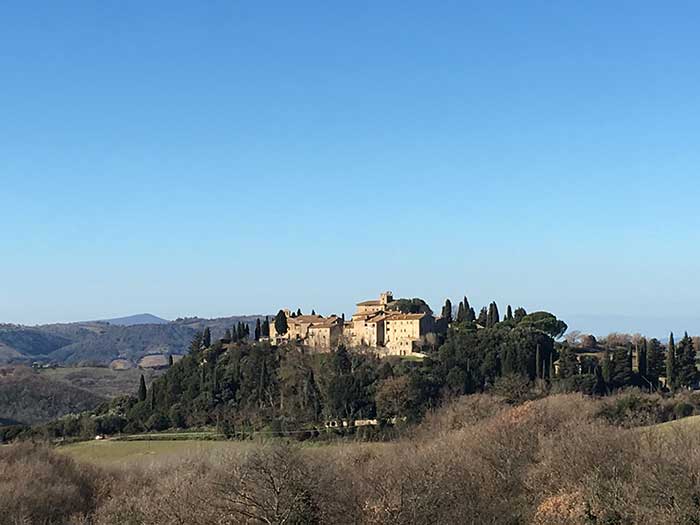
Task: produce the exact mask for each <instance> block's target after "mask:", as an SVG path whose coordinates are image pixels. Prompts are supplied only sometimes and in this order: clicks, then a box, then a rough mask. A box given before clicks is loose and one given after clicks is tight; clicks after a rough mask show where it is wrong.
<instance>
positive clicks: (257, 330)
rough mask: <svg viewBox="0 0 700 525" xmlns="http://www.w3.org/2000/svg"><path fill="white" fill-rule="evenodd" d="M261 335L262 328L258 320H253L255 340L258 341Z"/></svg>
mask: <svg viewBox="0 0 700 525" xmlns="http://www.w3.org/2000/svg"><path fill="white" fill-rule="evenodd" d="M261 335H262V326H261V325H260V318H257V319H256V320H255V340H256V341H260V336H261Z"/></svg>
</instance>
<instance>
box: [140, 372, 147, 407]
mask: <svg viewBox="0 0 700 525" xmlns="http://www.w3.org/2000/svg"><path fill="white" fill-rule="evenodd" d="M147 393H148V392H147V391H146V380H145V379H144V377H143V374H141V379H139V394H138V396H139V401H145V400H146V395H147Z"/></svg>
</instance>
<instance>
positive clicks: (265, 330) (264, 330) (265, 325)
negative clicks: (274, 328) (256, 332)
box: [262, 316, 270, 337]
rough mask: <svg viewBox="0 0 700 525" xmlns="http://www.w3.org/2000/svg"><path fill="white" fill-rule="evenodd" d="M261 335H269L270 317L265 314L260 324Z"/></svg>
mask: <svg viewBox="0 0 700 525" xmlns="http://www.w3.org/2000/svg"><path fill="white" fill-rule="evenodd" d="M262 336H263V337H270V319H268V317H267V316H265V320H264V321H263V324H262Z"/></svg>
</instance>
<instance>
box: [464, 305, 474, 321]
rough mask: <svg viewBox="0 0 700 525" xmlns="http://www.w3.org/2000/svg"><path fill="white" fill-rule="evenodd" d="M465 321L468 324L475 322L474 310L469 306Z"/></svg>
mask: <svg viewBox="0 0 700 525" xmlns="http://www.w3.org/2000/svg"><path fill="white" fill-rule="evenodd" d="M466 321H467V322H468V323H473V322H475V321H476V312H475V311H474V308H472V307H471V306H470V307H469V309H467V318H466Z"/></svg>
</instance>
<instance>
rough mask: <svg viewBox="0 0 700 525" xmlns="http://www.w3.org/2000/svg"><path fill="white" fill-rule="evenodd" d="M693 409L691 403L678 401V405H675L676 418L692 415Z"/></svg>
mask: <svg viewBox="0 0 700 525" xmlns="http://www.w3.org/2000/svg"><path fill="white" fill-rule="evenodd" d="M693 410H694V408H693V405H691V404H689V403H684V402H682V401H681V402H680V403H677V404H676V406H674V407H673V413H674V414H675V416H676V419H681V418H684V417H688V416H692V415H693Z"/></svg>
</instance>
